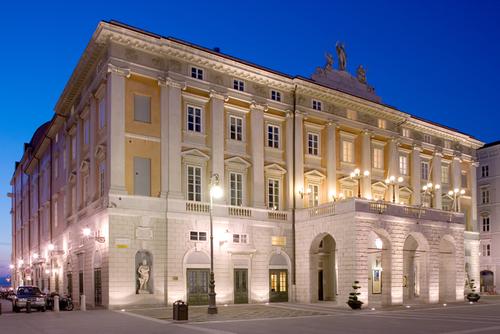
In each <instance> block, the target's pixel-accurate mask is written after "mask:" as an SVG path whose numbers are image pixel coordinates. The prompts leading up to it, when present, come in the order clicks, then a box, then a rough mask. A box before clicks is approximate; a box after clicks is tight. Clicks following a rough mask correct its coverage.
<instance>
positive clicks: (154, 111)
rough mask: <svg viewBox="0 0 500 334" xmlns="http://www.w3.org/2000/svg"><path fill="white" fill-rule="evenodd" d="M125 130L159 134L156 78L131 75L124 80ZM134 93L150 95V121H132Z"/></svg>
mask: <svg viewBox="0 0 500 334" xmlns="http://www.w3.org/2000/svg"><path fill="white" fill-rule="evenodd" d="M125 90H126V97H125V131H126V132H130V133H135V134H140V135H144V136H152V137H160V136H161V127H160V124H161V112H160V87H159V86H158V82H157V81H156V80H151V79H146V78H143V77H140V76H136V75H132V76H131V77H130V78H129V79H128V80H127V81H126V87H125ZM134 95H145V96H149V97H151V123H144V122H136V121H134Z"/></svg>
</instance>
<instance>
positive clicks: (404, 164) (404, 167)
mask: <svg viewBox="0 0 500 334" xmlns="http://www.w3.org/2000/svg"><path fill="white" fill-rule="evenodd" d="M399 174H401V175H408V157H407V156H406V155H400V156H399Z"/></svg>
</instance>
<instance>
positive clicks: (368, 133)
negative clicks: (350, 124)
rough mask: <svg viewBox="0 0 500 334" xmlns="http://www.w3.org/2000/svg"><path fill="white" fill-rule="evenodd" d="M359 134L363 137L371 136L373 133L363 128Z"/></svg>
mask: <svg viewBox="0 0 500 334" xmlns="http://www.w3.org/2000/svg"><path fill="white" fill-rule="evenodd" d="M361 134H362V135H364V136H371V135H372V134H373V131H372V130H370V129H367V128H364V129H363V131H361Z"/></svg>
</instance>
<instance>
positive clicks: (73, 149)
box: [71, 136, 76, 161]
mask: <svg viewBox="0 0 500 334" xmlns="http://www.w3.org/2000/svg"><path fill="white" fill-rule="evenodd" d="M71 160H72V161H74V160H76V136H72V137H71Z"/></svg>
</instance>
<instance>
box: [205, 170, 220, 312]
mask: <svg viewBox="0 0 500 334" xmlns="http://www.w3.org/2000/svg"><path fill="white" fill-rule="evenodd" d="M222 194H223V191H222V188H221V187H220V185H219V174H216V173H214V174H212V177H211V178H210V210H209V215H210V281H209V284H208V314H217V305H216V303H215V296H216V293H215V275H214V228H213V219H212V208H213V199H214V198H221V197H222Z"/></svg>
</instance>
